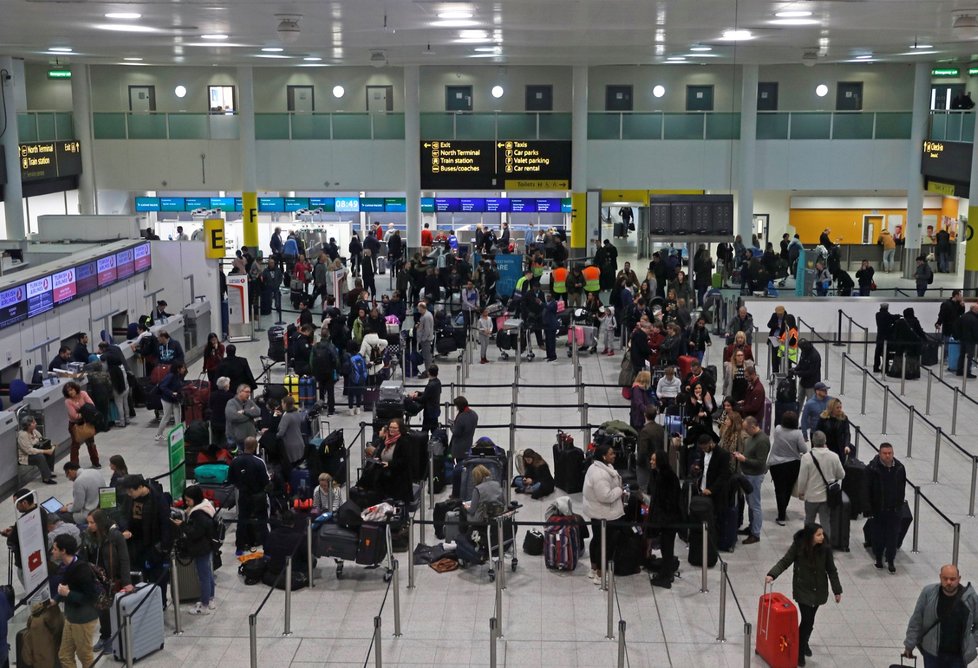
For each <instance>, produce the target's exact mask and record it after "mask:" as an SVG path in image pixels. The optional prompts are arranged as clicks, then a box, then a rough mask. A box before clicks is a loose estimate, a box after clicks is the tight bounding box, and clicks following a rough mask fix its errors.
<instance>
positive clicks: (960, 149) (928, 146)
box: [920, 141, 973, 186]
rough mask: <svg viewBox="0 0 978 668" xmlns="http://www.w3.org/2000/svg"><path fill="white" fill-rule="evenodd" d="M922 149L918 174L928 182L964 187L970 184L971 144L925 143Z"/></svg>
mask: <svg viewBox="0 0 978 668" xmlns="http://www.w3.org/2000/svg"><path fill="white" fill-rule="evenodd" d="M922 149H923V150H922V151H921V156H920V173H921V174H923V175H924V176H926V177H928V180H937V181H941V182H943V183H950V184H961V185H965V186H967V185H968V184H969V183H970V182H971V152H972V150H973V146H972V145H971V144H969V143H964V142H953V141H925V142H924V144H923V147H922Z"/></svg>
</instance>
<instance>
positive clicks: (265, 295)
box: [258, 292, 272, 315]
mask: <svg viewBox="0 0 978 668" xmlns="http://www.w3.org/2000/svg"><path fill="white" fill-rule="evenodd" d="M258 303H259V308H260V309H261V314H262V315H269V314H271V312H272V293H271V292H262V293H261V294H260V295H259V300H258Z"/></svg>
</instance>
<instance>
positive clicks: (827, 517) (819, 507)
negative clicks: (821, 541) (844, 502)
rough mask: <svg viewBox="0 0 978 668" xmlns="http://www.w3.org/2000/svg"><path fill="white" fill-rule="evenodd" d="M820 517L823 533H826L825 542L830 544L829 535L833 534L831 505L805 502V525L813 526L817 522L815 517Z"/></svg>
mask: <svg viewBox="0 0 978 668" xmlns="http://www.w3.org/2000/svg"><path fill="white" fill-rule="evenodd" d="M816 515H818V523H819V524H821V525H822V531H823V532H824V533H825V542H826V543H828V542H829V534H830V533H831V528H830V524H831V521H832V519H831V518H832V512H831V511H830V510H829V504H828V503H826V502H825V501H818V502H814V503H813V502H811V501H805V524H811V523H812V522H814V521H815V516H816Z"/></svg>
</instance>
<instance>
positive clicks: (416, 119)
mask: <svg viewBox="0 0 978 668" xmlns="http://www.w3.org/2000/svg"><path fill="white" fill-rule="evenodd" d="M404 196H405V198H406V202H405V203H406V205H407V238H406V239H405V242H406V243H407V247H408V249H409V250H410V251H411V252H412V253H413V252H414V251H416V250H418V249H419V248H421V67H420V66H419V65H405V66H404ZM408 257H409V256H408Z"/></svg>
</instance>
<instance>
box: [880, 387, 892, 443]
mask: <svg viewBox="0 0 978 668" xmlns="http://www.w3.org/2000/svg"><path fill="white" fill-rule="evenodd" d="M889 410H890V386H889V385H884V386H883V428H882V429H883V430H882V431H881V432H880V433H881V434H884V435H885V434H886V414H887V413H888V412H889Z"/></svg>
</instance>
